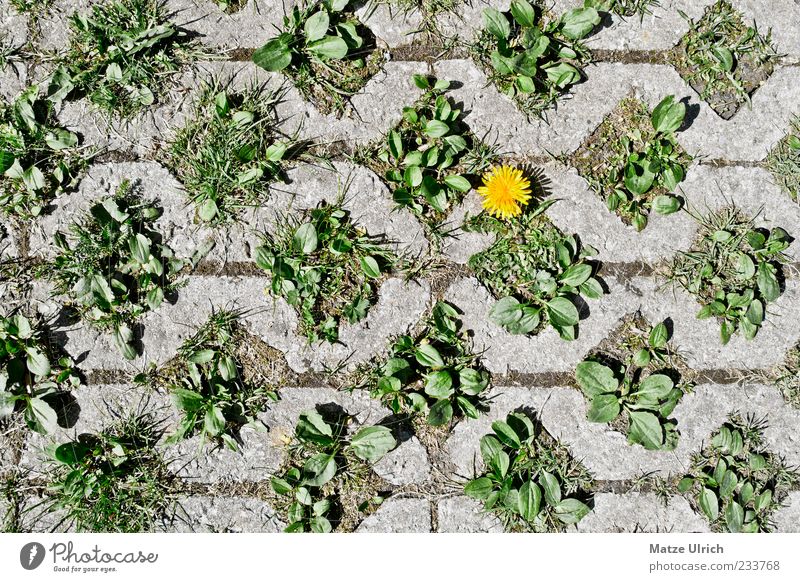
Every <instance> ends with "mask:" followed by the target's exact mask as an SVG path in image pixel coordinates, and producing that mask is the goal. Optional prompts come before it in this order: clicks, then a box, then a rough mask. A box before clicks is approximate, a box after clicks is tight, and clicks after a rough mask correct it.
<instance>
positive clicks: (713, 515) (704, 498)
mask: <svg viewBox="0 0 800 582" xmlns="http://www.w3.org/2000/svg"><path fill="white" fill-rule="evenodd" d="M698 501H699V504H700V509H702V510H703V513H705V514H706V517H708V520H709V521H712V522H713V521H716V520H717V518H718V517H719V501H718V500H717V494H716V493H714V492H713V491H712V490H711V489H708V488H707V487H703V490H702V491H701V492H700V499H699V500H698Z"/></svg>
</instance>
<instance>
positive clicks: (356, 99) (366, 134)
mask: <svg viewBox="0 0 800 582" xmlns="http://www.w3.org/2000/svg"><path fill="white" fill-rule="evenodd" d="M428 72H429V71H428V66H427V64H426V63H422V62H413V61H407V62H394V61H392V62H387V63H385V64H384V65H383V68H382V70H381V71H380V72H378V73H377V74H375V75H374V76H373V77H372V78H371V79H370V80H369V81H367V84H366V85H364V87H363V88H362V89H361V90H360V91H358V92H357V93H356V94H355V95H353V96H352V97H351V98H350V104H351V105H352V111H351V112H350V113H349V115H348V116H345V117H343V118H341V119H336V118H335V117H334V116H332V115H322V114H321V113H320V112H319V111H318V110H317V109H316V108H315V107H314V106H313V105H311V104H310V103H308V102H306V101H305V100H304V99H303V97H302V96H301V95H300V93H299V92H298V91H297V89H295V88H294V87H293V86H291V85H290V84H287V87H288V88H287V93H286V96H285V98H284V99H283V101H282V102H281V104H280V106H279V108H278V111H279V113H280V115H281V118H285V119H287V130H291V129H297V130H298V131H299V137H300V138H301V139H307V140H312V141H314V142H319V143H334V142H337V141H346V142H347V143H349V144H351V145H362V144H366V143H368V142H371V141H373V140H376V139H380V138H381V137H382V136H383V135H385V134H386V132H387V131H388V130H389V129H390V128H391V127H392V126H394V125H395V124H396V123H397V122H398V121H400V119H401V117H402V114H403V107H405V106H408V105H411V104H412V103H414V101H416V99H417V97H418V96H419V93H420V91H419V89H418V88H417V87H416V86H415V85H414V83H413V82H412V80H411V75H413V74H416V73H419V74H425V73H428Z"/></svg>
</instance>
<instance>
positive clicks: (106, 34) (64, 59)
mask: <svg viewBox="0 0 800 582" xmlns="http://www.w3.org/2000/svg"><path fill="white" fill-rule="evenodd" d="M167 15H168V13H167V7H166V5H165V4H164V2H162V1H161V0H103V1H102V2H96V3H93V6H92V11H91V14H89V15H88V16H84V15H82V14H80V13H77V12H76V13H75V14H73V15H72V17H71V19H70V33H71V34H70V41H69V47H68V49H67V51H66V52H65V53H64V54H63V56H61V57H60V58H59V59H58V61H57V62H58V65H59V66H58V68H57V70H56V71H55V72H54V74H53V76H52V78H51V82H50V90H49V93H50V96H51V98H52V99H54V100H61V99H64V98H67V97H73V96H74V97H83V96H86V97H88V99H89V100H90V101H91V102H92V103H94V104H95V105H96V106H97V107H99V108H100V109H102V110H103V111H105V112H106V113H107V114H108V115H109V116H114V117H118V118H128V117H131V116H132V115H134V114H136V113H138V112H139V111H141V110H142V109H144V108H146V107H148V106H150V105H152V104H153V103H155V102H156V101H158V100H160V99H162V98H163V96H164V95H165V94H166V91H167V89H168V87H169V84H168V82H167V81H168V80H169V78H170V77H172V76H173V75H174V74H175V73H177V72H178V71H180V70H181V68H183V67H184V66H186V65H188V64H189V63H191V62H192V61H193V60H195V59H197V58H199V57H201V56H204V57H207V56H209V54H207V53H205V52H204V51H203V50H202V49H201V48H200V45H199V44H198V43H197V42H196V41H194V40H192V39H191V38H190V36H189V34H188V33H187V32H185V31H183V30H181V29H180V28H178V27H177V26H176V25H175V24H173V23H172V22H170V21H169V19H168V18H167Z"/></svg>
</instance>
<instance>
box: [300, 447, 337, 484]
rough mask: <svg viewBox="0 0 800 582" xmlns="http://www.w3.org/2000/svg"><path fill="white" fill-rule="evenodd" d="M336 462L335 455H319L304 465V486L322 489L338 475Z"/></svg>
mask: <svg viewBox="0 0 800 582" xmlns="http://www.w3.org/2000/svg"><path fill="white" fill-rule="evenodd" d="M336 468H337V467H336V460H335V459H334V456H333V455H328V454H326V453H318V454H316V455H314V456H313V457H311V458H309V459H308V460H307V461H306V462H305V464H303V481H302V483H303V485H310V486H311V487H322V486H323V485H325V483H327V482H328V481H330V480H331V479H333V476H334V475H336Z"/></svg>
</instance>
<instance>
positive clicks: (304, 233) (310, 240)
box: [292, 222, 317, 255]
mask: <svg viewBox="0 0 800 582" xmlns="http://www.w3.org/2000/svg"><path fill="white" fill-rule="evenodd" d="M292 244H293V245H294V248H295V249H297V250H298V251H300V252H302V253H303V254H304V255H308V254H310V253H313V252H314V251H315V250H317V229H316V228H315V227H314V225H313V224H312V223H310V222H306V223H304V224H301V225H300V226H299V227H298V228H297V230H296V231H295V233H294V237H292Z"/></svg>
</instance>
